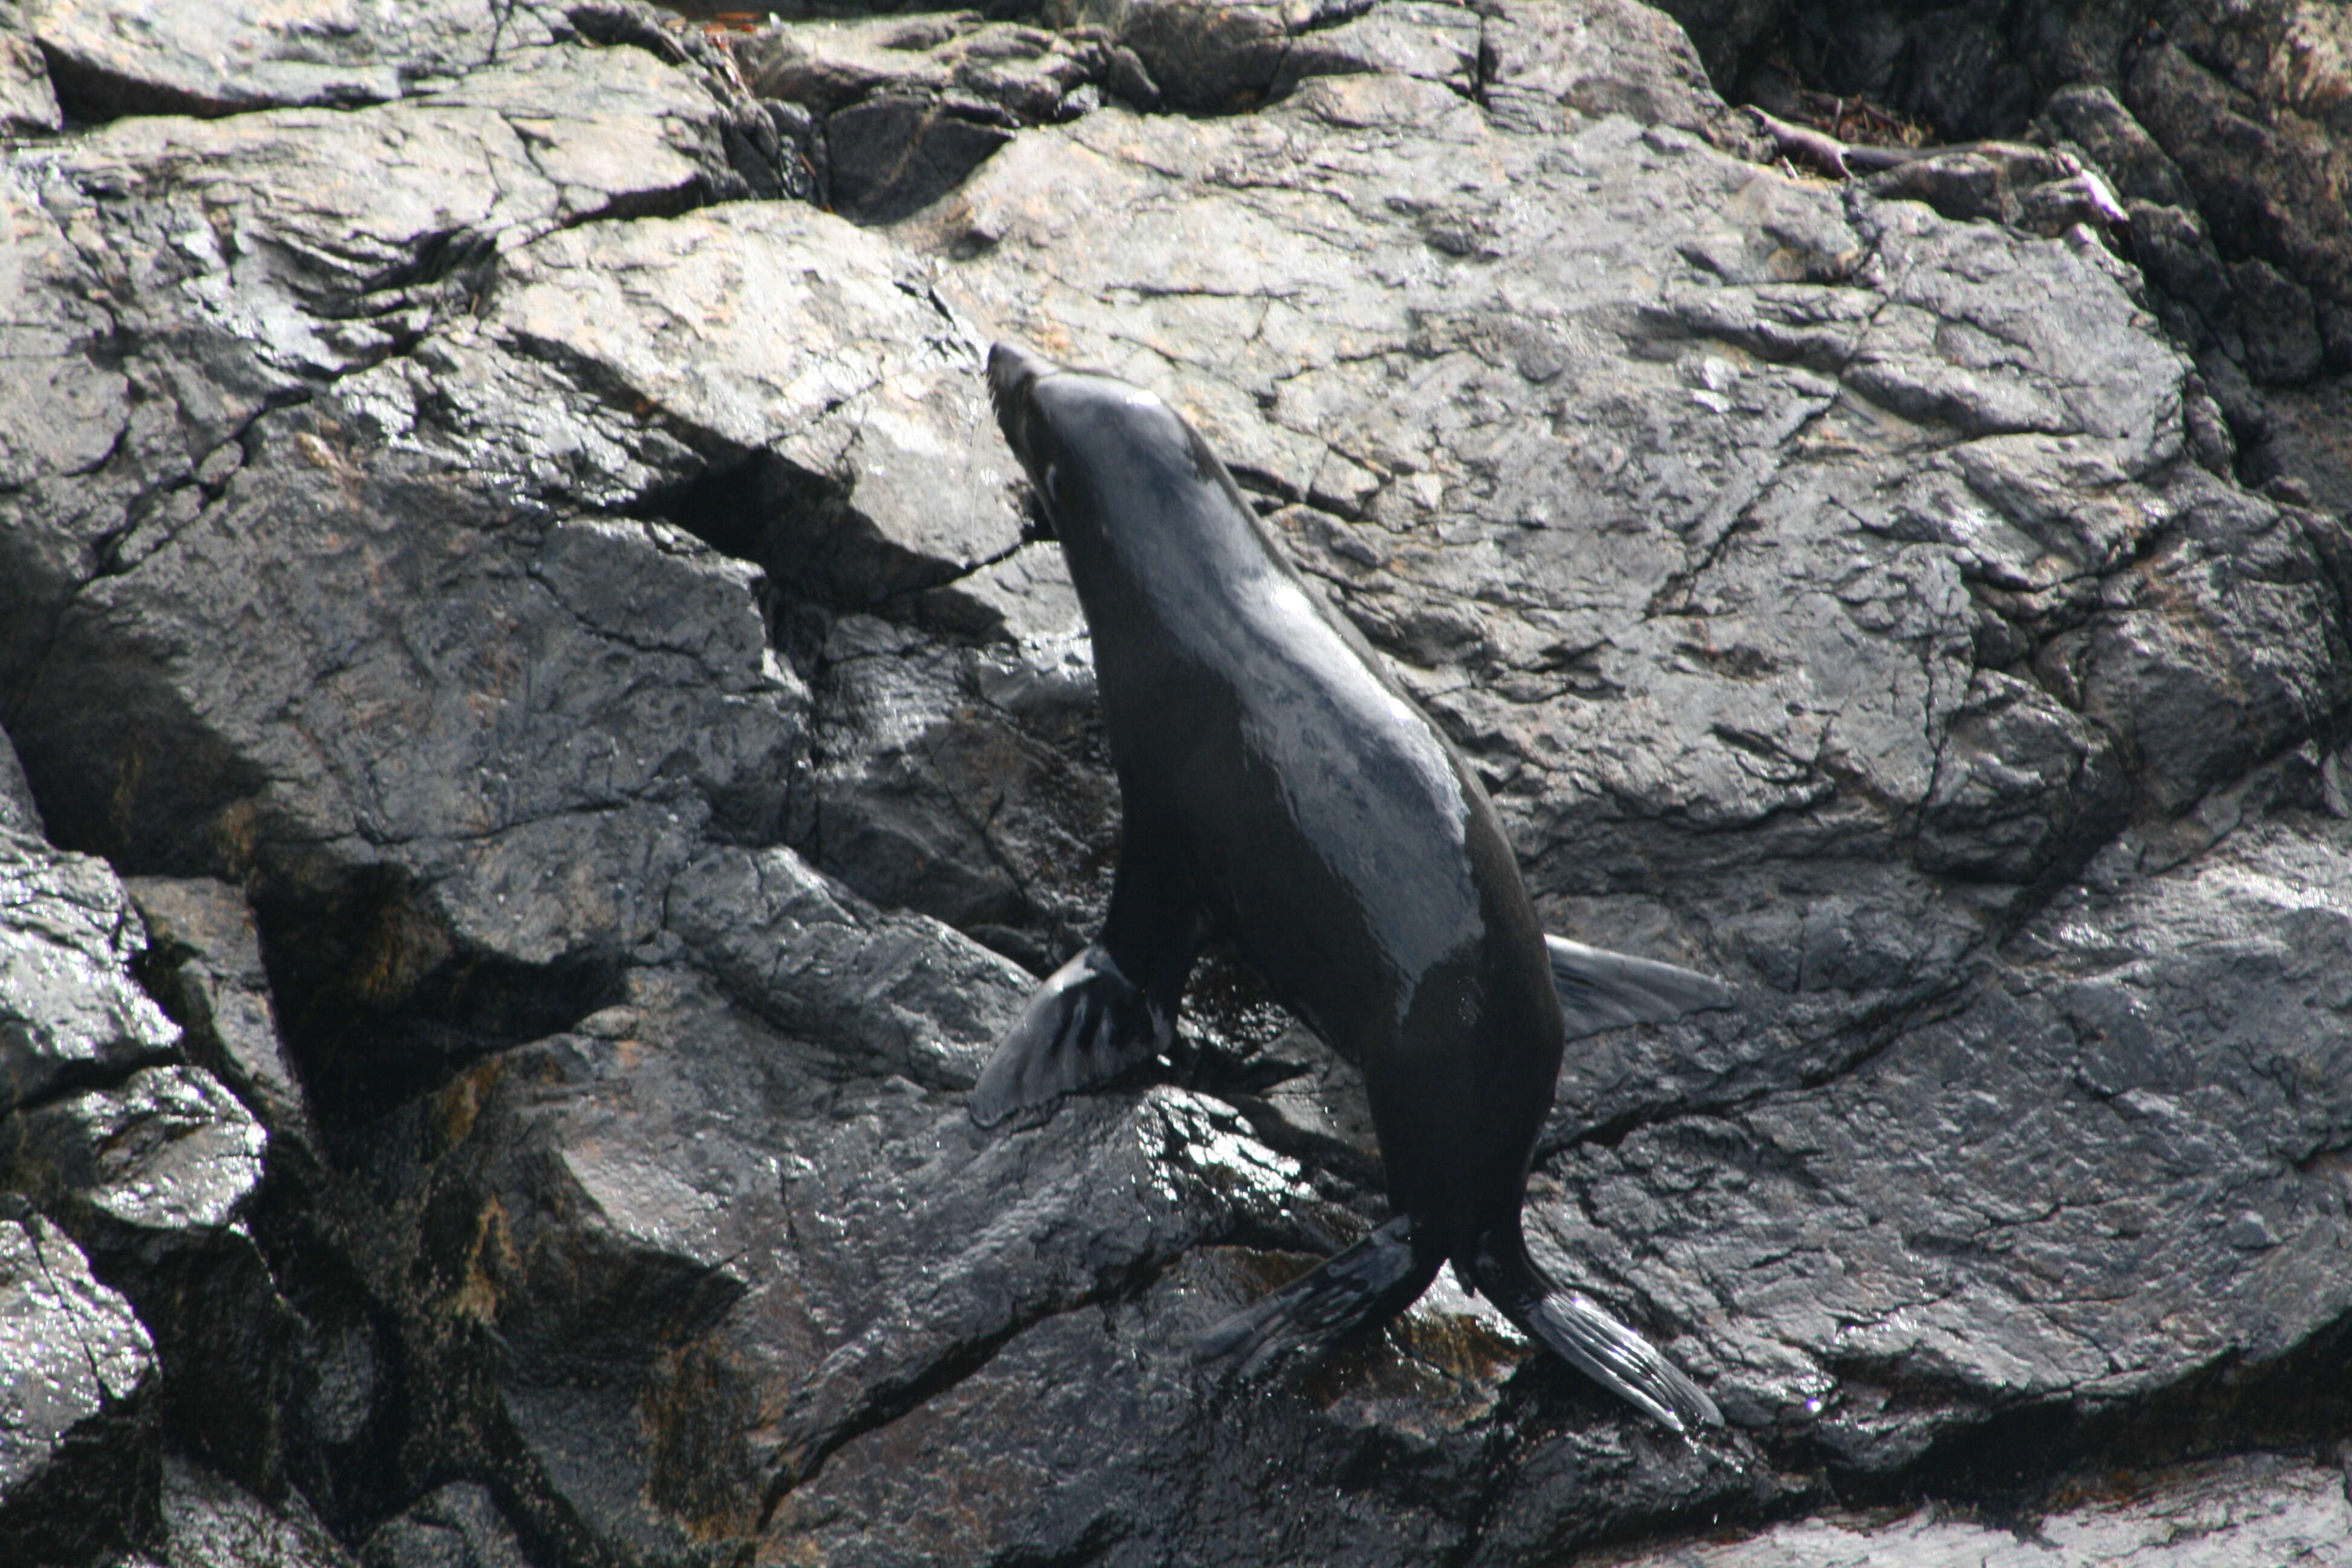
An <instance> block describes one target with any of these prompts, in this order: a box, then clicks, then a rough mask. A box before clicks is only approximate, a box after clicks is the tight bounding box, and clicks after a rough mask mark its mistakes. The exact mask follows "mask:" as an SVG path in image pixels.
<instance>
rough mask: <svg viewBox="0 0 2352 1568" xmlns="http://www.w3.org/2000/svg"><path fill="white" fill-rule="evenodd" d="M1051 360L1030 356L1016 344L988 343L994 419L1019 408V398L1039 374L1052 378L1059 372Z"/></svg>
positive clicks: (1008, 415)
mask: <svg viewBox="0 0 2352 1568" xmlns="http://www.w3.org/2000/svg"><path fill="white" fill-rule="evenodd" d="M1061 368H1062V367H1061V366H1060V365H1057V364H1055V363H1054V362H1053V361H1052V360H1049V359H1046V358H1045V357H1044V356H1043V355H1040V354H1033V353H1030V352H1029V351H1028V350H1027V349H1024V348H1023V347H1022V346H1021V345H1020V344H1019V343H1007V342H997V343H991V344H990V345H989V349H988V391H989V395H990V396H992V397H993V398H994V399H995V400H996V416H997V418H998V419H999V420H1003V419H1006V418H1009V417H1010V416H1011V414H1012V411H1013V409H1014V408H1016V407H1018V406H1019V405H1020V399H1021V396H1022V395H1023V394H1024V393H1025V392H1027V391H1028V390H1029V387H1030V384H1031V383H1033V382H1034V381H1035V380H1036V379H1037V378H1038V377H1039V376H1041V375H1051V374H1054V372H1055V371H1057V370H1059V369H1061Z"/></svg>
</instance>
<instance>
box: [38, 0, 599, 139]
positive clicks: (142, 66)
mask: <svg viewBox="0 0 2352 1568" xmlns="http://www.w3.org/2000/svg"><path fill="white" fill-rule="evenodd" d="M29 9H30V12H31V22H32V32H33V36H34V37H35V38H36V39H37V40H38V42H39V43H40V46H41V47H42V50H43V51H44V52H45V53H46V54H47V56H48V58H49V59H50V61H51V70H52V71H53V72H54V73H55V75H56V78H57V79H58V87H59V90H60V92H61V94H62V95H63V96H64V97H65V98H66V100H67V101H68V104H69V105H70V107H71V108H72V110H73V111H74V113H75V114H76V116H77V117H79V118H81V119H86V120H105V119H111V118H113V117H114V116H116V115H125V114H198V115H225V114H236V113H242V112H247V111H250V110H257V109H285V108H300V107H308V106H312V105H318V106H329V105H331V106H337V107H349V106H352V105H355V104H366V103H382V102H385V101H388V100H393V99H396V98H399V97H400V96H402V95H403V94H404V93H405V92H412V91H415V90H418V89H423V88H429V87H430V86H431V85H432V84H434V83H436V82H438V81H442V80H446V79H450V78H454V77H459V76H463V75H465V74H466V73H467V71H470V70H473V69H475V68H478V67H481V66H484V65H488V64H492V63H494V62H495V61H496V60H497V59H498V58H499V56H500V55H501V54H502V53H505V52H508V51H511V50H515V49H519V48H525V47H531V46H534V45H543V44H546V43H548V42H549V41H551V37H553V35H554V32H555V30H556V29H557V28H560V27H561V26H562V24H561V22H560V19H557V18H555V17H553V16H551V7H546V6H541V5H530V4H525V5H508V6H500V7H496V8H493V7H488V6H483V5H467V4H465V3H464V0H428V3H427V4H425V5H403V6H399V7H396V8H390V9H387V8H384V7H380V6H372V5H360V4H354V3H353V0H298V3H296V4H293V5H265V4H259V3H257V0H239V3H238V4H235V5H216V4H208V3H204V0H193V3H176V0H175V3H171V4H163V5H146V4H126V3H124V0H36V3H35V4H34V5H31V6H30V7H29ZM564 30H567V31H568V29H564Z"/></svg>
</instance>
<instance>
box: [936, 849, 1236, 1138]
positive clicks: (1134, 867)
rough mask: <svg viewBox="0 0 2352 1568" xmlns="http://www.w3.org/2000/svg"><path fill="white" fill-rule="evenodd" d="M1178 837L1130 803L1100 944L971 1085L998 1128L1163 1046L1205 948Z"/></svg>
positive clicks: (1056, 976) (1063, 973) (983, 1119)
mask: <svg viewBox="0 0 2352 1568" xmlns="http://www.w3.org/2000/svg"><path fill="white" fill-rule="evenodd" d="M1174 842H1175V839H1174V837H1172V836H1171V835H1170V834H1167V833H1164V832H1154V831H1153V830H1152V826H1151V824H1150V823H1149V822H1144V821H1139V820H1138V819H1137V817H1136V816H1135V815H1134V814H1133V813H1132V812H1130V813H1129V815H1128V819H1127V843H1126V846H1125V847H1123V848H1121V849H1120V851H1119V856H1118V875H1117V876H1116V877H1114V878H1113V879H1111V889H1110V912H1109V914H1108V916H1107V917H1106V918H1105V919H1104V921H1103V929H1102V934H1101V935H1100V936H1099V937H1097V938H1096V939H1095V942H1094V945H1092V946H1091V947H1089V948H1087V950H1086V951H1085V952H1082V953H1080V954H1078V956H1077V957H1076V958H1074V959H1072V960H1070V962H1069V963H1066V964H1064V965H1062V967H1061V968H1059V969H1057V970H1055V971H1054V973H1052V974H1051V975H1048V976H1047V977H1046V980H1045V984H1043V985H1041V986H1039V987H1038V988H1037V991H1036V994H1034V995H1033V996H1031V997H1030V998H1029V1004H1028V1005H1027V1006H1025V1007H1024V1008H1023V1009H1022V1010H1021V1017H1020V1019H1019V1021H1018V1022H1016V1023H1015V1024H1014V1025H1013V1027H1012V1028H1010V1029H1008V1030H1006V1031H1005V1034H1004V1037H1003V1039H1001V1040H999V1041H997V1042H996V1054H995V1055H994V1056H992V1057H991V1058H989V1059H988V1066H987V1067H985V1068H982V1070H981V1075H980V1083H979V1084H978V1086H977V1087H975V1088H974V1089H972V1091H971V1119H972V1120H973V1121H977V1122H979V1123H980V1124H981V1125H982V1127H993V1126H995V1125H996V1123H998V1122H1000V1121H1003V1120H1004V1119H1005V1118H1006V1117H1008V1116H1010V1115H1012V1114H1013V1112H1014V1111H1016V1110H1030V1109H1032V1108H1033V1107H1035V1106H1040V1105H1045V1104H1047V1103H1049V1102H1051V1101H1053V1100H1058V1099H1060V1098H1061V1097H1062V1096H1063V1095H1066V1094H1067V1093H1069V1092H1070V1091H1071V1090H1073V1089H1085V1088H1087V1087H1088V1086H1089V1085H1092V1084H1098V1083H1106V1082H1108V1081H1109V1080H1110V1079H1115V1078H1117V1077H1118V1075H1119V1074H1121V1073H1123V1072H1125V1071H1127V1069H1128V1068H1131V1067H1135V1066H1138V1065H1139V1064H1141V1063H1143V1062H1146V1061H1149V1060H1150V1059H1151V1058H1152V1057H1154V1056H1156V1055H1158V1054H1159V1053H1160V1052H1162V1051H1165V1050H1166V1049H1167V1048H1168V1047H1169V1046H1170V1045H1171V1044H1172V1043H1173V1042H1174V1041H1175V1038H1176V1009H1177V1005H1178V1004H1179V1003H1180V1002H1181V1001H1182V999H1183V995H1184V981H1185V978H1186V977H1187V976H1188V975H1190V974H1191V973H1192V955H1193V954H1194V953H1195V952H1198V951H1199V949H1200V945H1201V937H1202V929H1201V924H1202V922H1201V915H1200V911H1199V910H1198V908H1197V906H1196V905H1195V904H1194V902H1193V900H1192V889H1191V886H1190V884H1189V883H1188V882H1187V880H1186V879H1185V877H1184V875H1183V873H1182V870H1181V866H1180V862H1179V861H1178V859H1177V858H1176V857H1175V856H1174V855H1172V854H1171V853H1169V852H1168V846H1170V845H1171V844H1172V843H1174Z"/></svg>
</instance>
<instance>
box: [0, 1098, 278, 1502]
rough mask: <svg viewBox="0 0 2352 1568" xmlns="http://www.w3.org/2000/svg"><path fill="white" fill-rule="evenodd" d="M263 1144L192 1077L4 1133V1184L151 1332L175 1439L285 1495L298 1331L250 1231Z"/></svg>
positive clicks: (88, 1103)
mask: <svg viewBox="0 0 2352 1568" xmlns="http://www.w3.org/2000/svg"><path fill="white" fill-rule="evenodd" d="M266 1144H267V1135H266V1133H265V1132H264V1131H263V1129H262V1127H261V1126H260V1124H259V1123H258V1122H257V1121H255V1120H254V1119H253V1117H252V1115H251V1114H250V1113H249V1112H247V1110H246V1109H245V1107H244V1106H243V1105H242V1104H240V1103H239V1102H238V1101H237V1100H236V1098H235V1097H234V1096H233V1095H231V1094H230V1093H229V1092H228V1090H227V1089H225V1088H224V1087H222V1085H221V1084H220V1083H219V1082H218V1081H217V1080H216V1079H213V1078H212V1077H211V1076H210V1075H209V1074H207V1073H205V1071H203V1070H202V1069H201V1068H194V1067H186V1066H177V1067H163V1068H146V1069H143V1070H141V1071H139V1072H136V1073H133V1074H131V1076H130V1077H129V1078H128V1079H124V1080H123V1081H122V1083H121V1084H120V1085H119V1086H116V1087H112V1088H106V1089H91V1090H89V1091H87V1092H84V1093H81V1094H78V1095H74V1096H71V1097H69V1098H66V1099H61V1100H52V1101H50V1102H48V1103H47V1104H44V1105H42V1106H39V1107H37V1108H34V1109H27V1110H19V1111H17V1112H16V1115H15V1116H14V1117H12V1118H10V1119H8V1121H5V1123H0V1180H5V1184H6V1185H7V1186H8V1187H9V1188H12V1189H14V1190H15V1191H16V1192H18V1193H22V1194H26V1196H28V1197H30V1198H31V1200H32V1201H33V1202H34V1203H35V1204H37V1205H39V1206H40V1208H41V1209H42V1210H43V1211H44V1212H46V1213H47V1214H48V1215H51V1216H53V1217H55V1218H56V1219H57V1220H58V1223H59V1224H61V1225H62V1226H65V1228H66V1229H67V1230H68V1232H69V1233H70V1234H71V1235H72V1236H73V1237H74V1238H75V1239H76V1240H77V1241H78V1242H79V1244H80V1245H81V1247H82V1248H83V1250H84V1251H86V1252H87V1253H88V1254H89V1258H90V1262H91V1267H92V1268H94V1269H96V1270H97V1272H98V1273H99V1275H100V1278H102V1279H105V1281H106V1282H107V1283H108V1284H109V1285H110V1286H111V1287H113V1288H114V1289H118V1290H120V1291H121V1292H122V1293H123V1294H124V1295H125V1296H126V1297H128V1298H129V1300H130V1301H131V1306H132V1307H133V1308H134V1309H136V1310H137V1311H138V1313H139V1317H140V1321H141V1322H142V1324H143V1325H144V1326H145V1327H146V1329H147V1331H149V1333H150V1334H152V1338H153V1342H154V1353H155V1360H156V1363H157V1364H158V1367H159V1369H160V1372H161V1378H160V1380H159V1384H158V1387H157V1389H156V1393H155V1408H156V1412H157V1414H158V1415H159V1416H160V1418H161V1421H162V1424H163V1432H164V1436H165V1437H166V1439H167V1440H168V1441H170V1442H172V1443H173V1445H174V1446H175V1447H178V1448H179V1449H180V1450H181V1451H183V1452H185V1453H190V1454H194V1455H196V1456H198V1457H200V1458H203V1459H205V1462H207V1463H208V1464H210V1465H212V1466H213V1467H214V1468H217V1469H219V1470H222V1471H223V1472H225V1473H226V1474H229V1475H233V1476H236V1477H237V1478H238V1479H242V1480H245V1481H246V1482H247V1483H248V1484H250V1485H253V1486H257V1487H261V1488H264V1489H272V1488H276V1487H278V1486H279V1485H281V1484H282V1480H283V1477H284V1474H285V1470H286V1467H287V1456H286V1453H285V1451H284V1444H285V1439H284V1434H283V1432H282V1430H281V1427H282V1426H283V1415H284V1411H285V1409H286V1407H287V1406H288V1405H289V1404H290V1403H291V1401H292V1399H293V1389H294V1385H295V1384H296V1382H297V1379H298V1377H299V1370H298V1366H297V1347H296V1344H295V1336H296V1335H297V1334H298V1333H299V1326H300V1325H299V1319H298V1318H297V1317H296V1315H295V1314H294V1313H293V1311H291V1310H289V1307H288V1305H287V1303H286V1302H285V1300H283V1299H282V1297H281V1295H280V1292H279V1288H278V1280H277V1279H275V1278H274V1277H273V1275H272V1273H271V1269H270V1268H269V1265H268V1262H267V1260H266V1259H265V1258H263V1256H262V1255H261V1253H260V1252H259V1251H258V1250H257V1248H256V1246H255V1244H254V1241H253V1240H252V1238H251V1237H250V1236H249V1234H248V1233H247V1228H246V1226H245V1225H244V1224H243V1221H244V1220H245V1219H246V1218H247V1215H249V1213H250V1211H251V1209H252V1207H253V1203H254V1197H255V1191H256V1188H257V1186H258V1185H259V1184H260V1182H261V1179H262V1174H263V1151H264V1149H265V1147H266Z"/></svg>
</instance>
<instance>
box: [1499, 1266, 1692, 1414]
mask: <svg viewBox="0 0 2352 1568" xmlns="http://www.w3.org/2000/svg"><path fill="white" fill-rule="evenodd" d="M1476 1272H1477V1276H1478V1289H1480V1290H1481V1291H1483V1292H1484V1293H1485V1294H1486V1298H1487V1300H1491V1301H1493V1302H1494V1303H1495V1305H1496V1306H1497V1307H1499V1308H1501V1309H1502V1310H1503V1315H1504V1316H1505V1317H1507V1318H1508V1319H1510V1320H1511V1321H1513V1322H1515V1323H1517V1324H1518V1325H1519V1327H1520V1328H1522V1329H1524V1330H1525V1331H1527V1332H1528V1333H1529V1334H1531V1335H1533V1336H1534V1337H1535V1338H1536V1339H1538V1340H1540V1341H1542V1342H1544V1343H1545V1344H1548V1345H1549V1346H1550V1347H1551V1348H1552V1349H1554V1350H1556V1351H1558V1352H1559V1353H1560V1354H1561V1355H1563V1356H1566V1357H1567V1358H1568V1359H1569V1361H1570V1363H1573V1364H1574V1365H1575V1367H1576V1369H1577V1370H1578V1371H1580V1372H1581V1373H1584V1374H1585V1375H1586V1376H1588V1377H1590V1378H1591V1379H1592V1380H1593V1381H1595V1382H1596V1383H1599V1384H1601V1386H1602V1387H1603V1388H1606V1389H1608V1390H1609V1391H1610V1392H1611V1393H1612V1394H1618V1395H1620V1396H1622V1398H1624V1399H1627V1400H1630V1401H1631V1402H1632V1403H1633V1404H1634V1405H1638V1406H1640V1407H1641V1409H1642V1410H1643V1411H1644V1412H1646V1413H1647V1414H1648V1415H1651V1416H1653V1417H1654V1418H1655V1419H1657V1420H1659V1421H1662V1422H1664V1424H1665V1425H1666V1426H1671V1427H1672V1428H1674V1429H1675V1431H1677V1432H1687V1431H1688V1430H1689V1429H1690V1428H1691V1427H1693V1426H1722V1425H1723V1415H1722V1412H1720V1411H1718V1410H1717V1409H1716V1407H1715V1401H1714V1400H1712V1399H1709V1398H1708V1397H1707V1396H1706V1391H1705V1390H1704V1389H1702V1388H1700V1387H1699V1385H1698V1384H1695V1383H1693V1382H1692V1381H1691V1380H1690V1379H1689V1378H1687V1377H1685V1376H1684V1375H1683V1374H1682V1373H1681V1371H1680V1370H1678V1369H1677V1368H1676V1367H1675V1364H1674V1363H1672V1362H1670V1361H1668V1360H1667V1359H1666V1358H1665V1357H1664V1356H1663V1355H1661V1354H1659V1353H1658V1350H1657V1347H1656V1346H1654V1345H1653V1344H1651V1343H1650V1342H1649V1341H1647V1340H1645V1339H1643V1337H1642V1336H1641V1335H1639V1334H1637V1333H1635V1332H1634V1331H1633V1330H1631V1329H1629V1328H1627V1327H1626V1326H1625V1325H1624V1324H1622V1323H1621V1322H1619V1321H1617V1320H1616V1319H1614V1318H1612V1317H1611V1316H1610V1315H1609V1314H1608V1313H1606V1312H1604V1311H1602V1310H1601V1309H1600V1308H1599V1307H1598V1306H1596V1305H1595V1304H1594V1303H1593V1301H1592V1300H1591V1298H1589V1297H1587V1296H1585V1295H1583V1294H1581V1293H1580V1292H1579V1291H1575V1290H1564V1289H1560V1288H1559V1286H1557V1285H1555V1284H1553V1283H1552V1282H1551V1281H1550V1280H1549V1279H1545V1278H1544V1277H1543V1274H1542V1273H1541V1271H1539V1270H1538V1268H1536V1266H1535V1263H1534V1261H1533V1260H1532V1259H1530V1258H1528V1247H1527V1242H1526V1240H1525V1238H1524V1237H1521V1236H1520V1234H1519V1229H1518V1226H1512V1227H1511V1228H1510V1230H1509V1232H1508V1234H1503V1233H1499V1232H1494V1231H1489V1232H1488V1233H1487V1234H1486V1237H1485V1238H1484V1239H1482V1240H1481V1241H1480V1242H1479V1244H1478V1263H1477V1269H1476Z"/></svg>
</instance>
